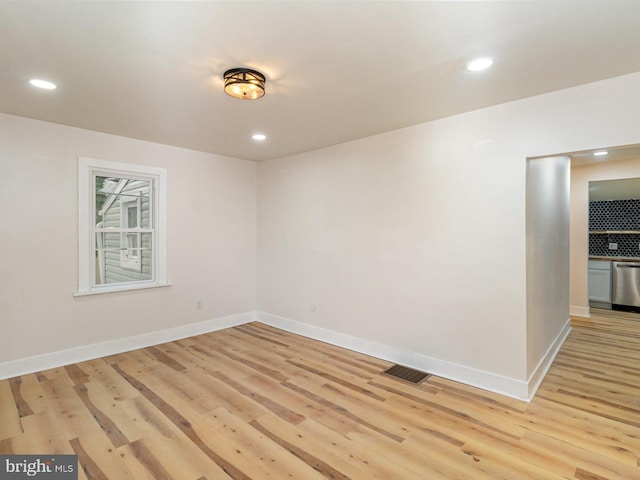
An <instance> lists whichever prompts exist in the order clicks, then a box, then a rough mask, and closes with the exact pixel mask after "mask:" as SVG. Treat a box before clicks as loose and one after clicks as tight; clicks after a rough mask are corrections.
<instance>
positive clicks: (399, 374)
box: [382, 365, 430, 385]
mask: <svg viewBox="0 0 640 480" xmlns="http://www.w3.org/2000/svg"><path fill="white" fill-rule="evenodd" d="M382 373H384V374H385V375H389V376H391V377H394V378H399V379H400V380H404V381H405V382H409V383H412V384H414V385H418V384H419V383H420V382H422V381H424V380H425V379H426V378H429V377H430V375H429V374H428V373H425V372H421V371H420V370H414V369H413V368H409V367H403V366H402V365H394V366H393V367H390V368H387V369H386V370H385V371H384V372H382Z"/></svg>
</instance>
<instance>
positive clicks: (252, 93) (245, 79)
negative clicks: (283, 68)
mask: <svg viewBox="0 0 640 480" xmlns="http://www.w3.org/2000/svg"><path fill="white" fill-rule="evenodd" d="M264 84H265V78H264V75H262V74H261V73H260V72H256V71H255V70H251V69H250V68H232V69H231V70H227V71H226V72H224V91H225V93H226V94H227V95H230V96H232V97H233V98H239V99H241V100H257V99H258V98H261V97H263V96H264Z"/></svg>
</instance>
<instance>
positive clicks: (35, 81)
mask: <svg viewBox="0 0 640 480" xmlns="http://www.w3.org/2000/svg"><path fill="white" fill-rule="evenodd" d="M29 83H30V84H31V85H33V86H34V87H38V88H43V89H45V90H55V89H56V88H58V87H57V86H56V84H55V83H52V82H49V81H47V80H41V79H39V78H32V79H31V80H29Z"/></svg>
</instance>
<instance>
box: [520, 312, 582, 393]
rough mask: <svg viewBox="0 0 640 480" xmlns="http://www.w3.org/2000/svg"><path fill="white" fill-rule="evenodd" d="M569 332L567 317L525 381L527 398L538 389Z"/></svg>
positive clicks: (569, 326) (569, 324) (569, 321)
mask: <svg viewBox="0 0 640 480" xmlns="http://www.w3.org/2000/svg"><path fill="white" fill-rule="evenodd" d="M570 332H571V319H570V318H567V321H566V322H565V324H564V326H563V327H562V329H560V332H559V333H558V335H556V338H555V340H554V341H553V343H552V344H551V345H550V346H549V348H548V349H547V352H546V353H545V354H544V356H543V357H542V358H541V359H540V361H539V362H538V365H536V368H535V369H534V370H533V373H532V374H531V375H530V376H529V381H528V382H527V384H528V386H529V392H528V397H529V399H532V398H533V396H534V395H535V394H536V392H537V391H538V388H539V387H540V384H541V383H542V380H544V376H545V375H546V374H547V372H548V371H549V368H551V364H552V363H553V360H554V359H555V358H556V355H557V354H558V352H559V351H560V348H561V347H562V344H563V343H564V341H565V340H566V339H567V336H569V333H570Z"/></svg>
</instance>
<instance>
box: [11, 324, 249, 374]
mask: <svg viewBox="0 0 640 480" xmlns="http://www.w3.org/2000/svg"><path fill="white" fill-rule="evenodd" d="M255 320H256V314H255V312H247V313H240V314H237V315H230V316H228V317H220V318H215V319H212V320H206V321H204V322H199V323H191V324H189V325H183V326H180V327H175V328H169V329H166V330H160V331H157V332H150V333H145V334H142V335H136V336H133V337H126V338H119V339H117V340H109V341H106V342H101V343H94V344H92V345H84V346H81V347H75V348H70V349H67V350H59V351H56V352H51V353H45V354H43V355H37V356H34V357H28V358H23V359H20V360H11V361H8V362H3V363H0V380H2V379H5V378H11V377H16V376H18V375H25V374H28V373H34V372H39V371H41V370H48V369H50V368H56V367H61V366H63V365H70V364H72V363H78V362H84V361H87V360H93V359H96V358H100V357H105V356H108V355H115V354H117V353H122V352H128V351H131V350H135V349H138V348H145V347H149V346H152V345H159V344H161V343H166V342H172V341H174V340H180V339H182V338H187V337H193V336H194V335H201V334H203V333H209V332H215V331H216V330H223V329H225V328H230V327H234V326H236V325H242V324H244V323H249V322H253V321H255Z"/></svg>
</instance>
